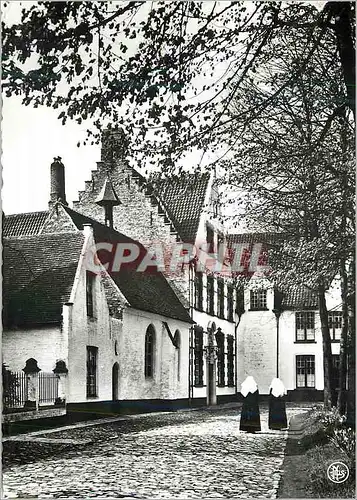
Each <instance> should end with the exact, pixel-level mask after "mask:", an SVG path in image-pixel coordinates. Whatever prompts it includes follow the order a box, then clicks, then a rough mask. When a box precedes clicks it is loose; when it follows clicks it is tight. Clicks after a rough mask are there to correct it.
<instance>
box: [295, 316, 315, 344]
mask: <svg viewBox="0 0 357 500" xmlns="http://www.w3.org/2000/svg"><path fill="white" fill-rule="evenodd" d="M295 326H296V342H313V341H314V340H315V313H314V311H302V312H297V313H295Z"/></svg>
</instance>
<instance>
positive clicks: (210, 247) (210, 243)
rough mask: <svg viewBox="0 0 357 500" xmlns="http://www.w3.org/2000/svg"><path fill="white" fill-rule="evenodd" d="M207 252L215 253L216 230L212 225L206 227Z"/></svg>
mask: <svg viewBox="0 0 357 500" xmlns="http://www.w3.org/2000/svg"><path fill="white" fill-rule="evenodd" d="M206 242H207V253H214V231H213V229H212V228H211V227H210V226H207V227H206Z"/></svg>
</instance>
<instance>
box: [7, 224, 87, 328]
mask: <svg viewBox="0 0 357 500" xmlns="http://www.w3.org/2000/svg"><path fill="white" fill-rule="evenodd" d="M83 243H84V236H83V234H82V233H61V234H44V235H32V236H28V237H27V238H5V239H4V242H3V263H4V264H3V292H4V308H3V321H4V325H6V326H8V327H14V326H21V325H32V326H34V325H40V324H51V323H52V324H53V323H60V322H61V320H62V317H61V315H62V305H63V304H64V303H65V302H67V301H68V300H69V297H70V294H71V290H72V286H73V282H74V277H75V273H76V269H77V265H78V260H79V257H80V253H81V250H82V247H83Z"/></svg>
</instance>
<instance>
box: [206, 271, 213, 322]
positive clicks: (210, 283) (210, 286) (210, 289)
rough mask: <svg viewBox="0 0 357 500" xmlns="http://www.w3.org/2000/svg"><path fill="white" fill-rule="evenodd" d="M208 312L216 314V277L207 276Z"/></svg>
mask: <svg viewBox="0 0 357 500" xmlns="http://www.w3.org/2000/svg"><path fill="white" fill-rule="evenodd" d="M207 312H208V314H212V315H213V314H214V278H213V276H207Z"/></svg>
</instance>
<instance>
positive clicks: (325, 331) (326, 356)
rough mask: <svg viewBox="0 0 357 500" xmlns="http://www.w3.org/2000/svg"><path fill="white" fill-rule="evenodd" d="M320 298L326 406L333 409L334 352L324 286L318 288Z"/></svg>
mask: <svg viewBox="0 0 357 500" xmlns="http://www.w3.org/2000/svg"><path fill="white" fill-rule="evenodd" d="M318 297H319V313H320V321H321V332H322V347H323V362H324V406H325V408H328V409H329V408H331V405H332V393H331V374H332V352H331V337H330V331H329V327H328V314H327V307H326V297H325V287H324V285H323V284H320V285H319V288H318Z"/></svg>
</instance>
